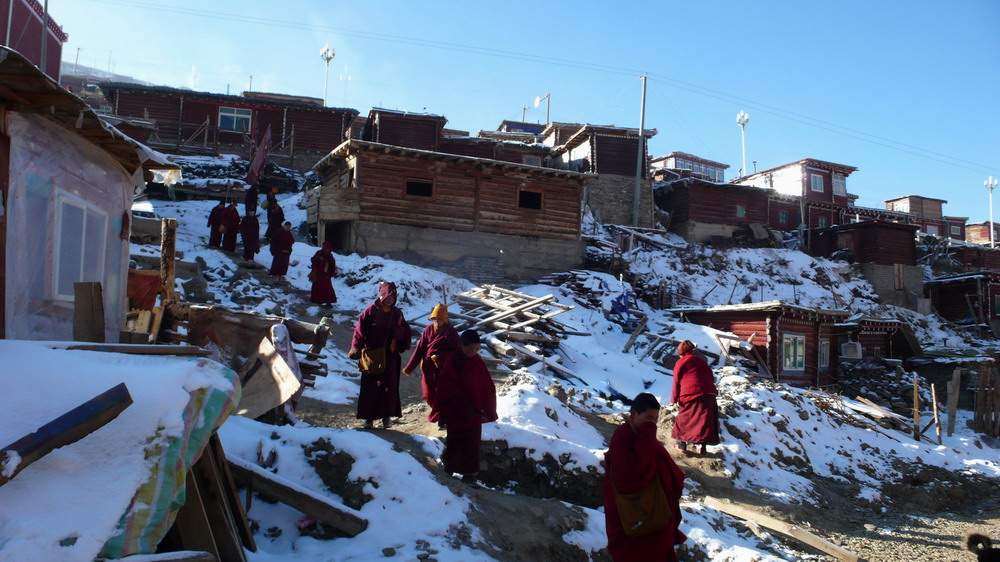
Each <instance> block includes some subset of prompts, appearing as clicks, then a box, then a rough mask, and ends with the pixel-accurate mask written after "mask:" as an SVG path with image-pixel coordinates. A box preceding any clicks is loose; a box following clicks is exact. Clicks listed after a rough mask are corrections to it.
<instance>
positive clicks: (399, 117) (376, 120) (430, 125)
mask: <svg viewBox="0 0 1000 562" xmlns="http://www.w3.org/2000/svg"><path fill="white" fill-rule="evenodd" d="M447 121H448V120H447V119H445V118H444V117H441V116H437V115H421V114H411V113H400V112H396V111H388V110H380V109H373V110H372V111H371V112H370V113H369V114H368V121H367V123H366V124H365V128H364V130H363V133H362V135H363V136H362V140H366V141H371V142H377V143H380V144H388V145H392V146H403V147H407V148H416V149H418V150H429V151H433V152H437V151H439V150H440V149H439V142H440V139H441V129H443V128H444V125H445V123H446V122H447Z"/></svg>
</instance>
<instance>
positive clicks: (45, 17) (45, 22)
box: [10, 0, 58, 75]
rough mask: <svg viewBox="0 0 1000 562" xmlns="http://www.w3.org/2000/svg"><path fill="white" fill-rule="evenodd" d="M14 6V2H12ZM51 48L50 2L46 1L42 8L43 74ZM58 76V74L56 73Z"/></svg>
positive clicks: (12, 0) (11, 0)
mask: <svg viewBox="0 0 1000 562" xmlns="http://www.w3.org/2000/svg"><path fill="white" fill-rule="evenodd" d="M10 3H11V4H13V3H14V0H10ZM48 47H49V0H45V5H44V6H42V72H45V62H46V59H47V55H48V50H49V49H48ZM56 74H57V75H58V73H56Z"/></svg>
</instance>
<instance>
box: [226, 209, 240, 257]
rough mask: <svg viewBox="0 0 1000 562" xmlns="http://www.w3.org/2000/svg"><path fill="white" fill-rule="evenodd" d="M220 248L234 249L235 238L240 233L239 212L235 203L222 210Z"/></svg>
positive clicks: (229, 250) (231, 250) (228, 250)
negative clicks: (222, 227) (222, 228)
mask: <svg viewBox="0 0 1000 562" xmlns="http://www.w3.org/2000/svg"><path fill="white" fill-rule="evenodd" d="M222 226H224V227H225V230H224V231H223V232H222V249H223V250H225V251H227V252H235V251H236V239H237V236H238V235H239V233H240V212H239V211H238V210H236V205H235V204H234V205H232V206H230V207H226V210H224V211H222Z"/></svg>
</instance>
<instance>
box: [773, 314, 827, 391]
mask: <svg viewBox="0 0 1000 562" xmlns="http://www.w3.org/2000/svg"><path fill="white" fill-rule="evenodd" d="M777 324H778V337H777V341H776V342H775V343H776V348H777V354H776V355H777V356H778V357H777V359H778V361H777V363H778V370H777V371H776V372H777V373H778V381H779V382H784V383H786V384H789V385H791V386H797V387H806V386H815V385H816V384H818V376H819V369H818V366H817V365H818V364H819V323H818V322H815V321H810V320H806V319H802V318H795V317H790V316H781V317H779V318H778V322H777ZM786 336H801V337H802V338H804V340H805V365H804V369H802V370H801V371H799V370H796V369H786V368H785V367H784V363H785V357H784V355H785V350H784V339H785V337H786Z"/></svg>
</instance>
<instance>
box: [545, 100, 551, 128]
mask: <svg viewBox="0 0 1000 562" xmlns="http://www.w3.org/2000/svg"><path fill="white" fill-rule="evenodd" d="M551 107H552V94H545V124H546V125H548V124H549V123H551V121H549V108H551Z"/></svg>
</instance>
